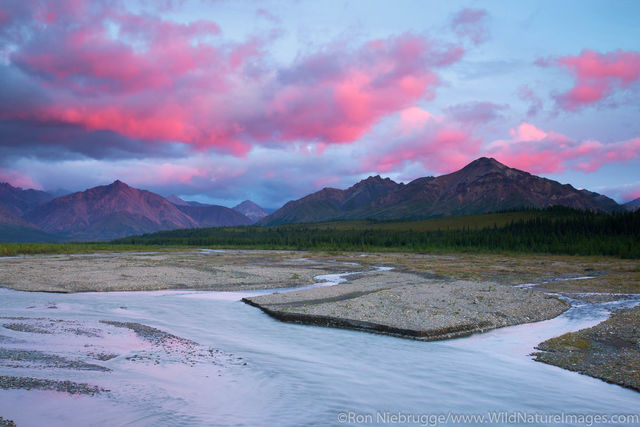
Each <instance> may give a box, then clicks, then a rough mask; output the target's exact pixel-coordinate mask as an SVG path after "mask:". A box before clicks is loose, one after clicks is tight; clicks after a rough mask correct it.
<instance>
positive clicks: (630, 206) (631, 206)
mask: <svg viewBox="0 0 640 427" xmlns="http://www.w3.org/2000/svg"><path fill="white" fill-rule="evenodd" d="M624 207H625V208H626V209H627V210H629V211H635V210H638V209H640V197H638V198H637V199H634V200H632V201H630V202H627V203H625V204H624Z"/></svg>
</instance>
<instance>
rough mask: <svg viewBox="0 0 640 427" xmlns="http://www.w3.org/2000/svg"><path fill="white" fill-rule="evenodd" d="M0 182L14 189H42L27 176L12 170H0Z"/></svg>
mask: <svg viewBox="0 0 640 427" xmlns="http://www.w3.org/2000/svg"><path fill="white" fill-rule="evenodd" d="M0 182H8V183H9V184H11V185H13V186H14V187H21V188H35V189H37V190H41V189H42V186H40V185H38V184H37V183H35V182H34V181H33V180H32V179H31V178H30V177H29V176H27V175H25V174H24V173H21V172H17V171H13V170H6V169H0Z"/></svg>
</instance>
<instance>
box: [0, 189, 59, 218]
mask: <svg viewBox="0 0 640 427" xmlns="http://www.w3.org/2000/svg"><path fill="white" fill-rule="evenodd" d="M53 198H54V196H52V195H51V194H49V193H46V192H44V191H39V190H32V189H29V190H23V189H22V188H19V187H14V186H12V185H11V184H8V183H6V182H1V183H0V206H4V207H5V208H7V209H9V210H10V211H11V212H13V213H14V214H16V215H18V216H22V215H24V214H25V213H27V212H28V211H30V210H31V209H33V208H35V207H36V206H39V205H41V204H43V203H46V202H48V201H50V200H52V199H53Z"/></svg>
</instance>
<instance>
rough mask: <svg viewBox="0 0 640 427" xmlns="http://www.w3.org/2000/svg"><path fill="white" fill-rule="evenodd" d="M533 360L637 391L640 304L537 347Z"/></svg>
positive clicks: (639, 360) (639, 367)
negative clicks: (590, 326)
mask: <svg viewBox="0 0 640 427" xmlns="http://www.w3.org/2000/svg"><path fill="white" fill-rule="evenodd" d="M537 349H538V350H541V351H539V352H537V353H535V354H534V355H535V360H537V361H539V362H544V363H548V364H550V365H555V366H559V367H561V368H564V369H568V370H571V371H576V372H579V373H581V374H584V375H589V376H591V377H595V378H599V379H602V380H604V381H607V382H610V383H614V384H618V385H621V386H623V387H627V388H631V389H633V390H636V391H640V307H635V308H632V309H630V310H624V311H621V312H618V313H615V314H614V316H612V317H611V318H609V319H608V320H605V321H604V322H602V323H600V324H598V325H596V326H594V327H592V328H588V329H583V330H580V331H577V332H570V333H567V334H564V335H562V336H559V337H556V338H552V339H550V340H547V341H545V342H543V343H541V344H539V345H538V346H537Z"/></svg>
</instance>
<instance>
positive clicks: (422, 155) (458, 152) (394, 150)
mask: <svg viewBox="0 0 640 427" xmlns="http://www.w3.org/2000/svg"><path fill="white" fill-rule="evenodd" d="M399 121H400V123H402V121H403V117H402V116H400V119H399ZM382 139H383V140H384V143H380V144H377V146H374V147H372V149H370V150H369V151H368V152H367V153H366V155H365V156H364V157H363V159H362V161H361V168H362V170H364V171H367V172H379V173H388V172H391V171H396V170H398V169H400V168H402V167H404V166H407V165H409V164H416V163H417V164H420V165H422V166H423V167H425V168H427V169H429V170H433V171H436V172H441V173H444V172H451V171H452V170H455V169H459V168H460V167H462V166H464V165H465V164H467V163H468V162H469V161H471V160H473V159H474V158H475V157H477V154H478V152H479V151H480V149H481V146H482V142H481V140H480V139H478V138H476V137H474V136H473V134H472V133H471V132H470V131H468V130H464V129H461V128H460V127H459V126H456V125H455V124H453V123H449V122H446V121H445V120H428V121H426V122H425V123H424V124H423V126H422V127H421V128H412V132H411V134H410V135H408V136H407V135H405V136H403V137H400V138H396V139H393V138H392V137H390V138H388V139H387V138H382Z"/></svg>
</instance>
